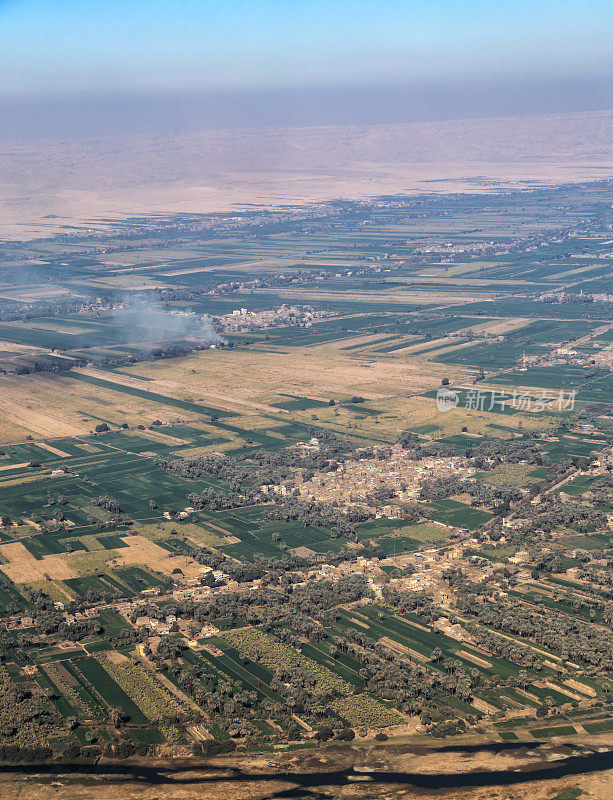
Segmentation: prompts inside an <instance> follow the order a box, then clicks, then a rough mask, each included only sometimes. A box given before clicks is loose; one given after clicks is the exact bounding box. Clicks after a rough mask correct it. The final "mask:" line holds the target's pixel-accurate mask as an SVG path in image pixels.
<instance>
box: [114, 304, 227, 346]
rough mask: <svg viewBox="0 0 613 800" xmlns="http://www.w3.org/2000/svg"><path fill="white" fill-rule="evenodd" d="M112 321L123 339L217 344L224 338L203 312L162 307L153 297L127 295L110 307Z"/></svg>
mask: <svg viewBox="0 0 613 800" xmlns="http://www.w3.org/2000/svg"><path fill="white" fill-rule="evenodd" d="M112 317H113V324H114V325H115V326H116V327H117V328H118V331H119V333H120V336H121V338H122V339H124V340H126V341H132V342H145V343H148V344H152V345H162V344H170V343H173V342H178V341H182V340H189V341H190V342H196V343H198V344H218V343H224V342H225V340H224V339H223V338H222V337H221V336H220V335H219V334H218V333H217V331H216V330H215V328H214V327H213V322H212V320H211V318H210V317H208V316H207V315H206V314H196V313H194V312H193V311H179V310H177V309H169V308H166V307H165V306H164V305H163V304H162V303H161V302H160V301H159V300H156V299H154V298H146V299H145V298H139V299H138V300H133V299H129V300H126V301H124V302H123V303H122V305H121V306H119V307H117V308H115V309H114V310H113V314H112Z"/></svg>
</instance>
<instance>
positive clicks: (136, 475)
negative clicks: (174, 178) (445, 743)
mask: <svg viewBox="0 0 613 800" xmlns="http://www.w3.org/2000/svg"><path fill="white" fill-rule="evenodd" d="M609 190H610V187H609V185H608V184H607V183H606V182H602V183H595V184H590V185H583V186H580V185H576V186H559V187H552V188H549V189H543V188H538V187H536V186H534V187H531V188H530V189H529V190H528V189H525V190H522V191H521V202H519V195H518V192H517V191H516V190H515V189H513V190H511V189H509V190H508V192H507V191H504V192H500V193H495V194H494V193H492V194H488V195H472V194H457V195H442V194H441V195H438V194H434V193H433V194H432V195H424V196H415V197H389V198H382V199H379V200H378V201H360V202H344V201H343V202H340V201H339V202H338V203H336V204H326V203H322V204H316V208H313V209H310V210H306V209H305V210H304V211H299V210H298V209H293V210H291V211H289V210H287V209H284V210H281V209H277V210H276V211H275V213H274V214H273V213H272V212H271V211H267V210H264V209H259V208H258V209H256V208H253V209H251V210H249V211H241V210H237V211H236V213H234V212H233V215H232V216H229V217H225V216H221V215H214V214H213V215H203V216H202V217H199V216H197V215H196V216H195V217H193V218H192V217H190V218H189V220H188V223H189V225H188V227H187V228H182V227H175V225H176V224H177V223H179V222H180V223H181V225H182V224H183V222H185V221H186V220H184V219H183V217H181V218H180V219H179V218H175V217H174V216H173V215H169V216H168V217H167V218H166V217H165V218H159V219H156V220H153V219H151V220H150V219H148V218H147V217H143V218H142V219H140V220H139V222H138V225H136V223H135V225H134V226H132V225H127V224H126V225H123V224H122V225H120V226H119V227H118V228H117V229H113V231H114V232H111V231H110V230H109V232H108V233H105V234H102V233H101V234H100V236H97V237H90V235H89V234H86V233H82V232H81V233H82V235H81V233H79V234H77V233H75V232H70V231H67V232H66V233H65V234H63V235H62V237H60V238H58V239H54V240H43V239H41V240H39V241H36V242H34V241H32V242H22V243H13V244H12V245H10V244H5V243H0V284H1V287H0V288H1V292H0V293H1V294H2V297H0V642H1V649H0V696H1V697H2V700H3V702H4V703H5V707H8V708H10V709H11V712H12V714H13V715H14V717H15V719H16V720H17V721H19V726H17V725H13V724H11V723H10V721H9V722H6V723H3V724H2V725H0V747H4V746H5V745H6V746H11V747H13V746H15V747H18V748H22V749H23V752H22V751H21V750H20V751H19V753H20V755H19V758H22V756H23V757H24V758H26V759H27V758H29V757H30V756H32V757H34V756H33V755H32V754H33V753H34V748H37V747H41V746H49V747H50V748H51V751H52V752H53V753H56V754H58V755H62V754H66V753H68V754H70V753H72V754H73V757H74V758H75V759H77V760H80V759H82V760H85V761H96V760H97V759H99V758H101V757H104V758H109V759H110V758H113V759H120V760H123V759H126V758H138V759H141V760H146V759H147V758H149V757H158V756H163V757H169V758H175V757H180V758H188V757H191V756H197V757H199V758H200V757H204V756H207V755H220V754H223V753H230V752H233V751H234V750H236V751H237V752H239V753H251V752H254V751H261V752H266V753H271V752H273V751H275V750H276V749H283V750H292V749H295V748H308V747H314V746H316V745H317V744H320V743H323V742H326V741H334V742H337V743H339V744H340V743H342V742H351V741H353V740H354V739H356V741H358V742H361V741H366V742H374V741H379V742H382V741H385V739H386V737H389V740H390V743H393V742H394V741H395V737H402V738H401V739H399V741H403V742H404V743H407V742H409V743H410V742H413V743H417V744H420V745H422V744H423V742H424V741H426V740H427V737H432V739H433V740H434V739H437V740H440V739H445V740H446V739H450V740H451V739H456V740H457V741H460V742H461V741H470V742H471V743H473V744H474V743H475V742H479V743H488V742H490V743H491V742H494V743H498V744H500V742H501V740H502V741H503V742H507V743H514V742H520V743H523V744H525V743H527V742H532V743H534V742H537V741H538V742H555V743H557V742H564V741H566V740H568V741H569V742H572V743H576V742H577V741H580V740H582V739H585V740H586V741H589V742H592V743H594V742H595V743H596V746H598V742H602V741H604V740H605V738H606V737H607V736H608V735H609V734H610V733H611V702H612V700H613V663H612V661H611V653H612V652H613V630H612V628H611V626H612V624H613V605H612V604H613V588H612V584H611V579H610V564H611V556H612V550H611V543H612V541H613V535H612V533H611V513H612V512H613V503H612V500H611V497H612V492H611V489H612V486H613V484H612V479H611V475H612V474H613V453H612V450H611V444H612V442H611V427H610V419H611V411H612V410H613V384H612V382H611V381H612V374H613V373H612V372H611V369H612V367H613V356H612V349H611V341H612V336H613V316H612V314H611V303H610V299H608V298H610V295H611V286H610V284H611V281H610V256H611V234H610V220H609V219H608V217H607V215H608V214H609V211H608V210H607V209H608V208H609V207H610V193H609ZM111 227H112V226H111ZM188 229H189V231H190V232H189V234H188V233H187V231H188ZM181 230H182V231H183V233H179V231H181ZM77 252H78V253H79V254H78V255H76V253H77ZM16 264H17V265H21V267H23V270H22V272H23V274H22V275H21V276H20V274H19V273H20V271H19V269H16V268H15V265H16ZM26 266H27V270H26V269H25V267H26ZM26 274H27V280H26V279H25V276H26ZM445 398H446V399H445ZM377 737H378V738H377ZM463 737H466V738H463ZM7 752H8V751H7ZM10 752H12V753H13V752H14V753H17V751H16V750H15V751H10ZM24 753H25V755H24Z"/></svg>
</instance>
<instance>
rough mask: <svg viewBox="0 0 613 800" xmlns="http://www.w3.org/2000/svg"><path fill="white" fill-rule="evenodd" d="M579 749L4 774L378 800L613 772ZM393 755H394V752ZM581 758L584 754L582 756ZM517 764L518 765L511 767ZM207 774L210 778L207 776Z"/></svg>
mask: <svg viewBox="0 0 613 800" xmlns="http://www.w3.org/2000/svg"><path fill="white" fill-rule="evenodd" d="M539 746H540V745H539V743H537V742H535V743H534V745H526V746H523V747H518V746H517V745H516V744H512V743H511V744H510V745H497V746H491V745H480V746H475V747H462V746H458V747H454V746H451V747H448V748H439V749H437V750H436V751H435V753H434V754H436V755H440V754H441V753H444V752H446V751H447V752H456V753H466V754H467V755H470V754H474V753H478V752H486V751H489V752H497V753H499V752H504V751H508V754H509V755H510V756H513V755H514V754H516V755H517V756H518V757H519V756H523V755H525V754H526V752H527V751H528V750H535V751H537V752H535V756H537V757H538V755H541V753H538V750H537V749H538V748H539ZM578 750H579V748H577V747H560V748H557V749H555V748H553V749H551V748H549V749H547V750H546V751H544V752H543V753H542V758H541V759H539V760H538V761H537V759H536V758H535V762H534V763H533V764H530V765H528V766H526V764H525V763H523V764H522V765H521V766H519V765H518V767H517V768H507V769H505V770H497V771H493V770H478V771H473V772H449V773H439V774H423V773H412V772H394V771H387V770H380V769H376V768H375V769H373V770H372V771H371V770H370V769H368V771H362V770H365V769H367V767H362V768H358V769H357V770H354V769H353V767H349V768H344V769H330V770H321V769H320V770H317V771H308V770H305V771H304V772H303V771H276V770H275V771H268V772H260V771H258V772H250V771H248V770H246V769H243V768H241V767H233V766H232V765H231V763H228V765H227V766H225V765H224V766H213V767H212V766H208V765H207V764H206V763H205V762H202V763H194V762H193V761H190V762H181V763H178V764H177V766H176V767H171V766H168V765H164V766H153V765H152V766H143V765H137V764H112V765H109V764H91V765H90V764H75V765H66V764H61V765H60V764H55V765H54V764H48V765H42V766H39V765H37V766H27V765H9V766H5V767H0V771H1V772H2V773H3V774H4V775H5V776H6V775H8V774H15V776H16V777H17V776H20V777H21V778H23V777H24V776H26V775H28V776H29V777H30V779H31V780H32V781H33V782H36V783H39V784H44V783H46V782H51V781H57V780H66V781H71V782H72V781H74V782H77V783H81V784H94V783H95V784H99V783H100V782H103V783H105V784H108V783H113V782H116V783H117V784H119V785H120V784H125V783H135V782H136V783H142V784H149V785H154V786H183V787H186V786H194V787H195V786H200V787H202V789H205V787H206V785H207V784H214V783H216V782H217V781H223V782H224V783H226V784H228V783H232V782H236V783H241V784H254V785H255V784H260V783H261V784H265V783H266V782H267V781H278V780H283V781H288V782H290V783H292V784H294V787H295V788H291V789H289V790H286V791H282V792H275V793H274V795H271V796H270V797H271V798H272V797H274V798H319V797H323V796H324V795H321V794H320V793H319V791H318V789H320V788H324V787H342V786H346V785H348V784H351V783H353V782H354V781H356V779H357V780H364V779H366V778H367V779H368V784H367V785H369V786H372V788H373V792H375V793H374V794H373V797H377V794H376V786H377V784H386V785H388V786H397V787H398V788H406V789H410V788H414V789H423V790H428V791H432V792H435V791H437V790H443V789H462V788H470V787H473V788H477V787H480V788H482V787H495V786H511V785H517V786H518V787H519V786H521V784H523V783H527V782H530V781H539V780H551V779H555V778H563V777H568V776H575V775H576V776H580V775H585V774H588V773H593V772H599V771H603V770H607V769H612V768H613V750H607V751H605V752H593V751H591V750H590V751H587V750H584V751H583V752H579V753H578ZM390 752H391V751H390ZM411 752H413V753H414V754H415V755H426V754H427V752H428V751H427V749H426V748H423V750H422V749H421V748H415V749H413V750H411ZM553 753H556V754H557V755H556V760H552V761H546V760H545V757H546V756H549V757H551V755H552V754H553ZM577 753H578V754H577ZM511 763H512V762H511ZM203 772H206V773H207V774H202V773H203Z"/></svg>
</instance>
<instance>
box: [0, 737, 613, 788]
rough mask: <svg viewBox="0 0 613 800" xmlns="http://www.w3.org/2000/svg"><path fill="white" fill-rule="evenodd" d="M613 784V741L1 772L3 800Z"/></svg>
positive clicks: (333, 751)
mask: <svg viewBox="0 0 613 800" xmlns="http://www.w3.org/2000/svg"><path fill="white" fill-rule="evenodd" d="M612 786H613V736H611V737H608V740H607V741H605V740H603V739H601V740H599V741H598V743H593V744H590V745H581V746H579V745H575V744H541V743H538V742H535V743H530V744H526V745H523V746H517V745H515V744H514V745H508V744H504V743H500V744H497V745H485V746H484V745H475V746H469V745H468V746H462V745H441V746H439V747H436V748H432V747H415V746H409V745H406V746H403V745H400V746H390V745H373V746H371V747H354V746H346V745H343V746H337V745H331V746H327V747H323V748H320V749H318V750H317V751H310V752H299V753H284V754H274V755H272V754H245V755H242V756H235V755H233V756H231V757H224V758H215V759H210V760H208V761H207V762H206V763H205V762H203V763H201V764H199V763H194V762H193V761H178V760H177V761H174V762H172V761H159V762H153V763H149V764H138V763H130V762H124V763H122V764H110V763H108V764H105V763H99V764H96V765H79V766H75V767H74V768H73V769H71V768H67V767H66V766H63V765H62V766H59V765H57V766H55V767H51V766H48V767H44V768H40V767H25V766H9V767H5V768H3V769H2V771H1V772H0V798H2V800H5V798H6V800H9V798H10V800H13V799H14V800H43V799H44V800H47V798H56V799H57V800H136V798H139V800H195V798H202V797H206V800H230V798H231V799H232V800H275V799H276V798H305V800H306V799H307V798H308V799H309V800H315V799H317V800H320V799H323V798H328V797H329V798H339V800H340V798H343V800H344V799H345V798H362V799H363V800H384V799H385V798H389V800H416V799H417V798H424V797H426V798H428V797H445V798H449V800H469V799H470V800H486V798H487V800H516V798H518V797H521V798H522V800H553V798H557V796H558V795H562V797H561V800H570V798H571V797H572V798H573V800H574V798H582V800H602V799H603V798H605V797H607V792H610V789H611V787H612ZM567 790H568V791H567ZM570 790H574V793H573V792H571V793H570V794H569V793H568V792H569V791H570ZM565 792H566V794H564V793H565Z"/></svg>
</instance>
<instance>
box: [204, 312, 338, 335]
mask: <svg viewBox="0 0 613 800" xmlns="http://www.w3.org/2000/svg"><path fill="white" fill-rule="evenodd" d="M327 316H328V314H327V312H325V311H318V310H316V309H314V308H311V307H310V306H289V305H282V306H279V307H278V308H271V309H266V310H265V311H249V310H248V309H247V308H235V309H234V310H233V311H232V312H231V313H230V314H224V315H223V316H220V317H216V318H215V319H216V321H217V322H218V323H219V324H220V325H221V327H222V329H223V331H224V332H225V333H247V332H250V331H256V330H260V329H263V328H276V327H283V326H285V325H292V326H293V327H298V328H309V327H311V325H312V324H313V322H316V321H317V320H321V319H325V318H326V317H327Z"/></svg>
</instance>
